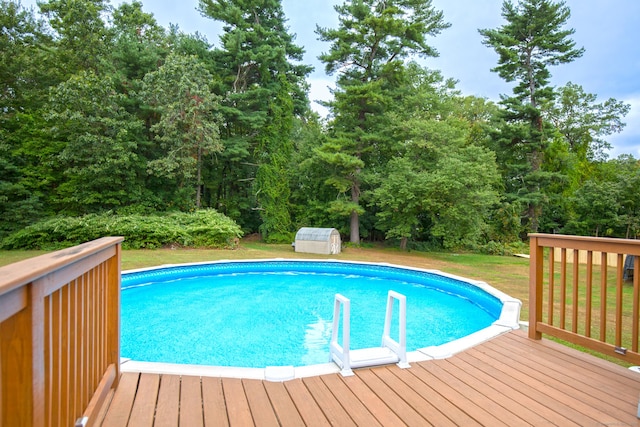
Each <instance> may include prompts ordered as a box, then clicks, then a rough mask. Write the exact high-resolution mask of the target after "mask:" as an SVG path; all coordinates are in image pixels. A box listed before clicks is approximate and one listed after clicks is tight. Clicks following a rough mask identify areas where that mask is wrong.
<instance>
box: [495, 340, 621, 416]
mask: <svg viewBox="0 0 640 427" xmlns="http://www.w3.org/2000/svg"><path fill="white" fill-rule="evenodd" d="M495 346H496V344H493V345H489V346H487V347H486V348H487V350H488V351H494V352H495V354H499V351H498V350H495V349H494V348H493V347H495ZM508 363H509V364H511V363H517V365H518V368H519V369H520V371H522V372H524V373H525V375H528V376H532V375H533V374H536V373H539V375H540V376H541V377H542V378H540V380H541V381H542V380H544V383H545V384H548V385H549V386H551V387H553V388H554V389H555V390H558V391H562V392H563V393H564V394H566V395H568V396H571V397H572V398H573V399H576V400H578V401H580V402H582V403H583V404H586V405H588V406H589V407H590V408H591V409H592V410H594V409H595V410H597V411H600V412H602V413H603V414H607V415H608V416H611V417H616V418H617V419H618V420H619V419H620V418H624V417H625V416H626V412H625V411H624V409H618V408H615V409H617V410H614V408H611V407H610V406H609V405H606V407H604V403H603V399H606V398H607V397H608V396H606V395H603V394H602V393H600V391H599V390H598V389H597V388H594V387H587V384H584V383H580V384H576V382H575V381H573V379H572V378H571V377H569V376H567V375H566V374H564V373H562V372H560V371H557V370H553V372H550V371H549V370H540V369H537V366H536V365H535V363H534V362H533V361H531V360H530V359H528V358H526V357H517V358H515V357H512V358H511V359H509V362H508ZM585 390H590V391H591V393H592V394H589V393H587V392H586V391H585Z"/></svg>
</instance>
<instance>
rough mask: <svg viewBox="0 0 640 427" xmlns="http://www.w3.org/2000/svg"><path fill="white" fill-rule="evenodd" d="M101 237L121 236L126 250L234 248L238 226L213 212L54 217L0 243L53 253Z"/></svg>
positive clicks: (238, 230)
mask: <svg viewBox="0 0 640 427" xmlns="http://www.w3.org/2000/svg"><path fill="white" fill-rule="evenodd" d="M103 236H124V238H125V240H124V243H123V248H125V249H142V248H146V249H152V248H159V247H163V246H171V245H177V246H187V247H198V248H223V247H234V246H235V245H236V244H237V240H238V239H239V238H240V237H241V236H242V232H241V231H240V227H238V225H237V224H236V223H235V222H233V221H232V220H230V219H229V218H227V217H225V216H224V215H222V214H220V213H218V212H216V211H215V210H213V209H206V210H199V211H196V212H193V213H178V212H176V213H170V214H167V215H114V214H113V213H103V214H89V215H84V216H81V217H62V216H60V217H54V218H50V219H46V220H43V221H41V222H38V223H36V224H34V225H31V226H28V227H26V228H24V229H22V230H19V231H17V232H15V233H13V234H11V235H9V236H7V237H6V238H5V239H4V240H2V242H1V244H0V247H1V248H3V249H44V250H53V249H60V248H65V247H69V246H74V245H78V244H81V243H84V242H87V241H90V240H94V239H97V238H100V237H103Z"/></svg>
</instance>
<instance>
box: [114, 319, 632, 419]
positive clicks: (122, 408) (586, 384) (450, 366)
mask: <svg viewBox="0 0 640 427" xmlns="http://www.w3.org/2000/svg"><path fill="white" fill-rule="evenodd" d="M354 373H355V375H354V376H352V377H342V376H341V375H339V374H330V375H323V376H319V377H309V378H303V379H295V380H291V381H285V382H281V383H278V382H273V383H272V382H266V381H259V380H248V379H245V380H241V379H234V378H210V377H202V378H200V377H194V376H176V375H166V374H147V373H145V374H140V373H123V374H122V377H121V379H120V385H119V386H118V389H117V390H116V391H115V393H113V397H112V398H111V399H109V400H108V402H107V404H106V405H108V407H105V408H103V410H102V411H101V413H103V414H104V419H102V420H101V425H102V426H127V425H129V426H136V427H147V426H149V427H151V426H154V427H162V426H167V427H174V426H179V425H189V426H192V425H193V426H198V425H207V426H208V425H215V426H251V425H257V426H295V427H297V426H329V425H339V426H343V425H344V426H347V425H351V426H353V425H355V426H361V425H364V426H377V425H378V426H402V425H407V426H411V425H415V426H427V425H434V426H447V425H452V426H453V425H465V426H467V425H469V426H474V425H486V426H499V425H505V426H506V425H508V426H516V425H534V426H538V425H561V426H590V425H593V426H596V425H616V426H640V423H639V420H638V418H637V417H636V412H637V408H638V399H639V397H640V374H638V373H635V372H632V371H630V370H628V369H625V368H623V367H621V366H618V365H615V364H612V363H610V362H607V361H604V360H602V359H598V358H595V357H594V356H591V355H589V354H585V353H581V352H579V351H577V350H575V349H571V348H567V347H564V346H562V345H560V344H558V343H554V342H551V341H548V340H541V341H533V340H529V339H528V338H527V336H526V335H525V333H523V332H522V331H515V332H510V333H508V334H505V335H502V336H500V337H498V338H496V339H493V340H491V341H489V342H486V343H483V344H481V345H478V346H476V347H474V348H472V349H469V350H467V351H464V352H462V353H459V354H457V355H455V356H453V357H451V358H448V359H443V360H432V361H425V362H419V363H413V364H412V367H411V368H409V369H400V368H398V367H397V366H395V365H390V366H382V367H376V368H370V369H360V370H356V371H354Z"/></svg>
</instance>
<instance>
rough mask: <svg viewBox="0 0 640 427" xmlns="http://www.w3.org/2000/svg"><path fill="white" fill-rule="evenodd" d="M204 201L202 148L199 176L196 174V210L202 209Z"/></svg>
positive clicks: (199, 152)
mask: <svg viewBox="0 0 640 427" xmlns="http://www.w3.org/2000/svg"><path fill="white" fill-rule="evenodd" d="M201 199H202V148H200V147H198V159H197V174H196V209H200V203H201Z"/></svg>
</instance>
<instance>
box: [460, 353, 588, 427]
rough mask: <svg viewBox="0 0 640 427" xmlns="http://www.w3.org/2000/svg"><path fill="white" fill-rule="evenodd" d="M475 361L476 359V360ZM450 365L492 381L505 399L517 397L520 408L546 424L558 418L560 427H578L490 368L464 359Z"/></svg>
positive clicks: (481, 379)
mask: <svg viewBox="0 0 640 427" xmlns="http://www.w3.org/2000/svg"><path fill="white" fill-rule="evenodd" d="M476 360H477V359H476ZM451 363H452V364H454V365H455V366H458V367H459V369H469V370H470V371H471V372H472V375H475V376H476V377H477V378H478V379H479V380H480V381H483V380H485V381H486V380H488V379H489V378H491V379H493V381H495V382H497V383H498V384H499V385H501V386H500V388H499V389H500V392H501V393H502V395H503V396H504V398H505V399H512V398H513V397H515V396H518V397H519V398H520V399H519V400H520V401H521V406H522V407H523V409H525V411H530V412H532V413H534V414H535V415H536V417H540V418H542V419H544V420H546V422H547V423H551V424H557V423H556V422H555V421H554V420H558V418H561V419H562V423H561V424H557V425H562V426H569V425H575V426H576V427H579V424H576V423H574V422H573V421H572V420H570V419H568V418H567V417H564V416H563V415H562V414H558V413H557V412H556V411H553V410H552V409H551V408H549V407H547V406H545V405H543V404H541V403H540V402H538V401H536V400H535V399H533V398H532V397H530V396H529V395H527V394H526V393H523V392H522V391H521V390H519V389H518V388H516V387H515V386H514V384H513V381H511V379H510V378H509V379H508V381H505V380H504V379H503V378H504V374H502V375H500V376H499V377H498V376H496V375H497V372H496V370H495V369H493V368H491V366H489V365H487V364H482V363H475V364H473V363H472V362H471V361H469V360H465V358H462V357H457V358H453V359H452V360H451ZM479 372H482V374H483V375H482V378H481V377H480V376H479ZM490 387H491V388H492V389H494V390H498V389H497V388H496V387H492V386H490Z"/></svg>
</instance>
